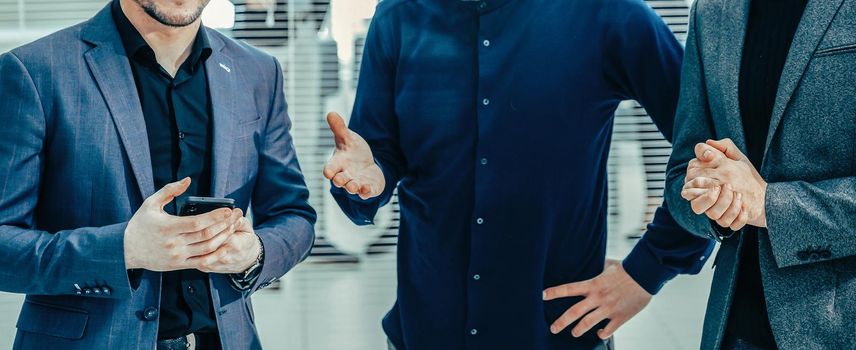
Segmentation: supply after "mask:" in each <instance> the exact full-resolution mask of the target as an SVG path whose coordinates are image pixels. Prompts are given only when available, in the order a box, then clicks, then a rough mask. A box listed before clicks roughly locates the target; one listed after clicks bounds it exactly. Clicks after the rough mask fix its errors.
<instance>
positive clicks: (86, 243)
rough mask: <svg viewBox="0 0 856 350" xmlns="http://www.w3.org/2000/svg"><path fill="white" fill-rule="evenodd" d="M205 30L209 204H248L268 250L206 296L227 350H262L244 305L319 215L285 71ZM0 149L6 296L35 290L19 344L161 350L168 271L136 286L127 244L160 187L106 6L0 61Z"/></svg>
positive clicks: (294, 254)
mask: <svg viewBox="0 0 856 350" xmlns="http://www.w3.org/2000/svg"><path fill="white" fill-rule="evenodd" d="M206 32H207V35H208V36H209V39H210V41H211V43H212V47H213V53H212V55H211V57H210V58H209V59H208V60H207V62H206V69H207V70H208V79H209V85H210V90H211V100H212V106H213V120H214V141H213V147H214V149H213V171H212V177H213V179H212V180H213V181H212V182H213V186H212V187H213V188H212V192H213V193H212V194H213V195H214V196H218V197H229V198H233V199H235V201H236V203H237V205H238V207H240V208H242V209H244V210H245V211H246V209H247V208H248V207H249V206H250V204H252V211H253V216H254V225H255V229H256V233H257V234H258V235H259V236H260V237H261V239H262V243H263V245H264V249H265V264H264V267H263V269H262V272H261V276H260V278H259V280H258V282H257V283H256V285H254V286H253V288H251V289H250V290H249V291H247V292H243V293H242V292H238V291H237V290H235V289H234V288H232V287H231V286H230V285H229V281H228V277H227V276H225V275H217V274H212V275H211V277H210V283H211V291H212V300H213V304H214V308H215V311H216V317H217V322H218V324H219V329H220V336H221V339H222V341H223V346H224V348H225V349H248V348H259V347H260V345H259V340H258V335H257V334H256V330H255V327H254V325H253V313H252V305H251V303H250V295H251V294H252V293H253V292H254V291H256V290H258V289H260V288H264V287H265V286H266V285H268V284H270V283H271V282H272V281H274V280H276V279H277V278H279V277H281V276H282V275H284V274H285V273H286V271H288V270H289V269H291V268H292V267H293V266H295V265H296V264H297V263H298V262H300V261H301V260H302V259H304V258H305V257H306V256H307V254H308V253H309V250H310V248H311V245H312V242H313V240H314V231H313V224H314V221H315V212H314V211H313V210H312V208H311V207H310V206H309V205H308V203H307V199H308V191H307V188H306V185H305V183H304V180H303V176H302V175H301V172H300V168H299V166H298V162H297V158H296V156H295V153H294V148H293V144H292V139H291V136H290V134H289V129H290V126H291V122H290V120H289V118H288V116H287V114H286V102H285V96H284V94H283V87H282V83H283V79H282V70H281V68H280V66H279V63H278V62H277V61H276V60H275V59H274V58H272V57H270V56H269V55H266V54H264V53H262V52H260V51H258V50H255V49H253V48H251V47H249V46H247V45H244V44H241V43H238V42H235V41H233V40H231V39H228V38H226V37H225V36H223V35H221V34H219V33H217V32H216V31H213V30H206ZM0 140H2V142H0V242H2V243H0V290H2V291H6V292H13V293H26V294H27V298H26V301H25V303H24V306H23V308H22V311H21V315H20V317H19V319H18V324H17V327H18V334H17V338H16V340H15V348H18V349H93V348H96V349H102V348H106V349H153V348H154V346H155V341H156V334H157V330H158V322H157V319H156V318H155V319H154V320H146V318H145V317H144V315H145V312H144V310H146V309H149V308H152V307H157V306H158V305H159V298H160V292H161V274H160V273H156V272H150V271H146V272H144V273H143V274H142V277H141V278H140V279H138V280H136V279H134V280H129V277H128V273H127V271H126V269H125V263H124V254H123V237H124V231H125V226H126V225H127V222H128V220H129V219H130V218H131V216H132V215H133V213H134V212H135V211H136V210H137V208H138V207H139V206H140V205H141V203H142V201H143V199H144V198H146V197H148V196H150V195H151V194H152V193H154V191H155V190H156V189H155V188H154V185H153V183H152V169H151V161H150V154H149V149H148V142H147V133H146V125H145V122H144V120H143V114H142V111H141V108H140V103H139V97H138V95H137V92H136V88H135V85H134V80H133V76H132V73H131V69H130V66H129V64H128V59H127V57H126V55H125V51H124V48H123V46H122V43H121V41H120V38H119V35H118V32H117V30H116V27H115V24H114V23H113V19H112V17H111V15H110V11H109V9H105V10H102V11H101V12H100V13H99V14H97V15H96V16H95V17H94V18H92V19H91V20H89V21H87V22H85V23H82V24H80V25H77V26H74V27H71V28H67V29H64V30H61V31H59V32H57V33H54V34H52V35H50V36H48V37H46V38H43V39H40V40H38V41H36V42H34V43H31V44H28V45H26V46H23V47H20V48H17V49H15V50H12V51H11V52H8V53H5V54H3V55H2V56H0ZM75 286H80V287H81V289H82V290H83V291H84V292H82V293H79V292H78V290H77V288H76V287H75ZM85 291H88V292H89V293H88V294H87V293H86V292H85ZM106 292H109V294H108V293H106Z"/></svg>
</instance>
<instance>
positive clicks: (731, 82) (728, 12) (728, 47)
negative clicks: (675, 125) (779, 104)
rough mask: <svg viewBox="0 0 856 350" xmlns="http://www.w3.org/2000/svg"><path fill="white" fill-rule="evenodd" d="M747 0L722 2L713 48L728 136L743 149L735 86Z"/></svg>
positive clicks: (737, 76)
mask: <svg viewBox="0 0 856 350" xmlns="http://www.w3.org/2000/svg"><path fill="white" fill-rule="evenodd" d="M749 1H750V0H740V1H739V3H736V4H734V5H733V6H730V5H723V6H722V7H721V8H720V9H721V12H720V18H719V23H722V24H723V28H722V29H721V31H719V33H721V34H719V35H718V37H719V40H718V48H717V49H716V50H714V52H715V53H716V54H718V55H719V60H718V61H719V62H720V65H721V69H722V70H721V77H722V79H723V84H721V85H720V88H721V90H720V91H719V93H720V96H721V97H720V98H721V99H722V102H723V105H724V106H725V113H724V114H725V118H726V119H727V121H728V123H726V124H727V125H726V126H725V127H726V129H727V131H728V136H729V137H730V138H731V139H732V141H734V143H735V144H736V145H737V147H738V148H740V149H743V150H745V149H746V137H745V134H744V130H743V119H742V116H741V112H740V99H739V95H738V90H739V86H740V65H741V62H742V60H743V44H744V41H745V39H746V26H747V23H748V21H749Z"/></svg>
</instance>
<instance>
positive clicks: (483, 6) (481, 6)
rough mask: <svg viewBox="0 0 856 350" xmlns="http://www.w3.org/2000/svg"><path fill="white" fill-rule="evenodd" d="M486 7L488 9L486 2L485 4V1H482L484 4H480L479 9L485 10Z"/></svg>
mask: <svg viewBox="0 0 856 350" xmlns="http://www.w3.org/2000/svg"><path fill="white" fill-rule="evenodd" d="M485 7H487V3H486V2H484V1H482V2H481V4H479V8H480V9H483V8H485Z"/></svg>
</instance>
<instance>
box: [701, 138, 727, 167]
mask: <svg viewBox="0 0 856 350" xmlns="http://www.w3.org/2000/svg"><path fill="white" fill-rule="evenodd" d="M695 156H696V158H698V159H699V160H701V161H702V162H706V163H712V164H710V166H714V167H715V166H717V165H718V162H719V161H721V160H722V159H723V158H725V154H723V153H722V151H720V150H718V149H716V148H714V147H713V146H711V145H708V144H706V143H697V144H696V145H695Z"/></svg>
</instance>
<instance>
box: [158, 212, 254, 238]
mask: <svg viewBox="0 0 856 350" xmlns="http://www.w3.org/2000/svg"><path fill="white" fill-rule="evenodd" d="M238 210H240V209H238ZM230 216H232V209H229V208H220V209H217V210H213V211H210V212H207V213H204V214H199V215H194V216H182V217H179V216H170V217H168V220H169V223H168V224H167V225H166V227H165V228H164V231H165V232H169V233H190V232H197V231H201V230H203V229H205V228H207V227H208V226H211V225H214V224H216V223H218V222H220V221H226V220H228V219H229V217H230Z"/></svg>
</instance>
